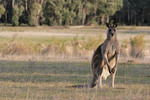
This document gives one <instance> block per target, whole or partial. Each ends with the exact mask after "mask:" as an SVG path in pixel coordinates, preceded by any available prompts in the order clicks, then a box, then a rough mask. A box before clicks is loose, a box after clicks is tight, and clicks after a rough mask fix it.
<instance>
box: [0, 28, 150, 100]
mask: <svg viewBox="0 0 150 100" xmlns="http://www.w3.org/2000/svg"><path fill="white" fill-rule="evenodd" d="M117 32H118V40H119V42H120V44H121V43H122V41H123V40H124V39H128V40H129V39H130V37H134V36H136V35H137V34H143V33H145V34H146V36H145V37H144V39H145V40H146V49H147V50H150V27H135V26H119V27H118V29H117ZM77 36H78V37H77ZM98 36H101V37H98ZM75 37H77V42H78V40H79V41H81V43H82V41H83V40H84V39H86V40H90V39H92V41H94V40H95V41H94V42H96V41H98V43H99V41H102V40H103V39H105V38H106V27H104V26H94V27H90V26H84V27H83V26H71V27H69V26H67V27H48V26H42V27H11V26H1V27H0V100H63V99H64V100H118V99H119V100H127V99H129V100H150V72H149V71H150V64H149V61H150V60H149V59H150V55H149V54H148V55H146V57H147V58H146V59H147V61H146V62H145V64H144V61H145V59H139V60H140V61H139V60H138V61H136V62H137V63H138V64H137V63H134V64H130V63H127V60H128V58H127V59H126V60H124V59H123V62H124V63H121V62H120V63H119V67H118V71H117V75H116V81H115V83H116V84H115V86H116V87H115V88H110V87H109V83H110V78H108V79H107V80H106V81H103V89H98V88H97V86H96V87H95V88H92V89H89V88H84V89H76V88H68V87H67V86H72V85H80V84H87V83H89V81H90V80H91V77H92V71H91V67H90V62H89V61H90V60H91V58H90V57H91V56H92V54H93V52H92V53H91V52H88V53H86V52H85V53H84V54H83V52H82V53H81V54H82V56H78V57H77V58H73V59H72V58H68V57H67V56H66V55H64V54H63V56H60V55H59V54H58V52H56V54H55V55H53V56H49V55H48V54H44V55H39V53H40V50H41V49H42V48H45V47H48V46H49V45H51V44H59V48H58V49H60V50H62V49H63V48H62V47H64V45H63V43H66V44H67V43H70V44H69V45H71V46H72V45H74V43H75V42H76V39H74V38H75ZM83 37H84V38H83ZM74 41H75V42H74ZM92 41H89V42H83V43H87V44H88V45H89V47H90V46H91V45H90V43H92ZM92 44H93V43H92ZM67 45H68V44H67ZM66 47H67V46H66ZM92 48H93V47H92ZM44 50H45V49H44ZM54 51H55V50H54ZM86 56H87V57H86ZM58 57H59V58H58ZM71 57H72V56H71ZM82 57H83V58H82ZM88 57H89V58H88ZM56 58H57V59H58V60H57V59H56ZM83 61H84V62H83Z"/></svg>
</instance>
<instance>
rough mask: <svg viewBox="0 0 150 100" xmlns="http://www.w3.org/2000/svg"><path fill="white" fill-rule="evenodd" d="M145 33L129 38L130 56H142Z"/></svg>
mask: <svg viewBox="0 0 150 100" xmlns="http://www.w3.org/2000/svg"><path fill="white" fill-rule="evenodd" d="M144 36H145V34H140V35H136V36H135V37H133V38H130V44H131V47H132V48H131V56H132V57H135V58H138V57H144V53H143V50H144V49H145V46H146V44H145V40H144Z"/></svg>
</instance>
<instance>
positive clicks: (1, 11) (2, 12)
mask: <svg viewBox="0 0 150 100" xmlns="http://www.w3.org/2000/svg"><path fill="white" fill-rule="evenodd" d="M4 12H5V8H4V6H3V5H0V18H1V16H2V15H3V14H4Z"/></svg>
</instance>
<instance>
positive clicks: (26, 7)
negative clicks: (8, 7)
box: [25, 0, 28, 11]
mask: <svg viewBox="0 0 150 100" xmlns="http://www.w3.org/2000/svg"><path fill="white" fill-rule="evenodd" d="M25 6H26V7H25V9H26V11H27V10H28V0H26V4H25Z"/></svg>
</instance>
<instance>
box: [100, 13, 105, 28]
mask: <svg viewBox="0 0 150 100" xmlns="http://www.w3.org/2000/svg"><path fill="white" fill-rule="evenodd" d="M104 19H105V15H104V14H103V15H102V17H101V25H104Z"/></svg>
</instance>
